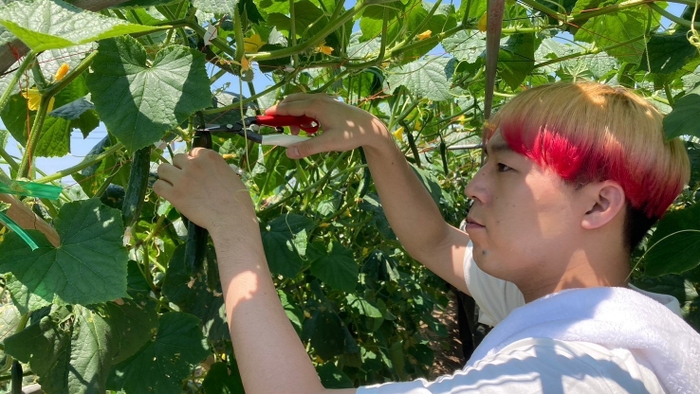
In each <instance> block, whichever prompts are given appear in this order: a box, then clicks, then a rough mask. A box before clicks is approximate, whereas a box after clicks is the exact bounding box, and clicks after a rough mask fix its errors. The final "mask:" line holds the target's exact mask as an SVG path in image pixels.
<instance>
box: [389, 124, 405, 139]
mask: <svg viewBox="0 0 700 394" xmlns="http://www.w3.org/2000/svg"><path fill="white" fill-rule="evenodd" d="M391 134H393V135H394V138H396V139H397V140H402V139H403V127H399V128H398V129H396V131H394V132H393V133H391Z"/></svg>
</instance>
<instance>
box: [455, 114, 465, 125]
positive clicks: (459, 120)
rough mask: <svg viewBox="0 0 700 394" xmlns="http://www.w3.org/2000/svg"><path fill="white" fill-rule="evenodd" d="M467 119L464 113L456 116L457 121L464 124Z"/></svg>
mask: <svg viewBox="0 0 700 394" xmlns="http://www.w3.org/2000/svg"><path fill="white" fill-rule="evenodd" d="M466 121H467V118H466V117H465V116H464V115H459V116H458V117H456V118H455V122H458V123H461V124H464V122H466Z"/></svg>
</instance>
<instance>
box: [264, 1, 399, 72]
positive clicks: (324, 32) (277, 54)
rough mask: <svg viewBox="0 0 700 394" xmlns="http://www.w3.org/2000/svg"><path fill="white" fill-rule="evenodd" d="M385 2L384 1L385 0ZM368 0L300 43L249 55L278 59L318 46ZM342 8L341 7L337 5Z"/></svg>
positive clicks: (363, 6) (265, 58)
mask: <svg viewBox="0 0 700 394" xmlns="http://www.w3.org/2000/svg"><path fill="white" fill-rule="evenodd" d="M392 1H393V0H392ZM385 2H386V1H385ZM376 3H377V4H380V3H381V2H376ZM367 5H371V4H368V2H358V3H357V4H355V6H354V7H353V8H351V9H349V10H347V11H345V12H344V13H342V14H341V15H339V16H338V18H337V19H335V20H333V19H331V20H330V21H329V22H328V24H327V25H326V26H324V27H323V29H321V30H320V31H319V32H318V33H316V34H315V35H314V36H312V37H310V38H309V39H308V40H306V41H304V42H303V43H301V44H298V45H294V46H290V47H288V48H283V49H278V50H276V51H271V52H258V53H256V54H253V55H251V57H253V58H255V59H256V60H258V61H260V60H272V59H279V58H282V57H288V56H292V55H295V54H298V53H301V52H304V51H306V50H308V49H309V48H313V47H316V46H318V44H320V43H321V41H323V40H324V39H325V38H326V37H327V36H328V35H329V34H331V33H333V32H334V31H336V30H338V29H340V28H341V26H343V24H345V22H347V21H349V20H350V19H352V18H353V17H354V16H355V15H357V14H358V13H360V12H361V11H362V10H363V9H364V8H365V7H367ZM338 8H342V7H338Z"/></svg>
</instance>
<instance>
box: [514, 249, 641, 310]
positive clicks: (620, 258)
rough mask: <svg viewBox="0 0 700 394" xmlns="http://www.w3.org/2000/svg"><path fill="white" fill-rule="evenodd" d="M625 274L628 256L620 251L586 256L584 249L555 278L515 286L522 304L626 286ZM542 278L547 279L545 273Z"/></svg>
mask: <svg viewBox="0 0 700 394" xmlns="http://www.w3.org/2000/svg"><path fill="white" fill-rule="evenodd" d="M596 255H597V256H596ZM629 274H630V267H629V255H628V254H627V253H625V252H624V251H616V252H613V251H608V253H600V252H598V253H586V251H584V250H579V251H576V252H574V253H573V254H572V255H571V259H570V260H569V263H568V264H567V265H566V266H565V269H564V271H563V274H561V275H559V277H549V280H539V281H537V282H535V281H528V282H527V283H522V284H519V283H516V285H518V288H519V289H520V291H521V292H522V293H523V296H524V297H525V302H530V301H534V300H536V299H538V298H540V297H543V296H545V295H547V294H552V293H556V292H559V291H562V290H566V289H579V288H589V287H626V286H627V282H628V280H629ZM531 277H537V276H536V275H532V276H531ZM542 277H545V278H547V277H548V276H547V274H545V275H543V276H541V278H542Z"/></svg>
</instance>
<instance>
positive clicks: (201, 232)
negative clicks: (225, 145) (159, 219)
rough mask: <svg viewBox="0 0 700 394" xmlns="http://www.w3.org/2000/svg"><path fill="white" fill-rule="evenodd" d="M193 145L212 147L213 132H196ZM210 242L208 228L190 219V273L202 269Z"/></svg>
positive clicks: (187, 246)
mask: <svg viewBox="0 0 700 394" xmlns="http://www.w3.org/2000/svg"><path fill="white" fill-rule="evenodd" d="M192 147H193V148H196V147H199V148H206V149H211V148H212V140H211V134H209V133H208V132H196V133H195V135H194V139H193V141H192ZM208 242H209V233H208V232H207V229H205V228H202V227H199V226H197V225H196V224H194V223H192V222H191V221H188V222H187V241H186V243H185V266H186V267H187V270H188V272H189V273H190V274H195V273H197V272H199V271H201V270H202V267H203V266H204V258H205V257H206V254H207V243H208Z"/></svg>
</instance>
